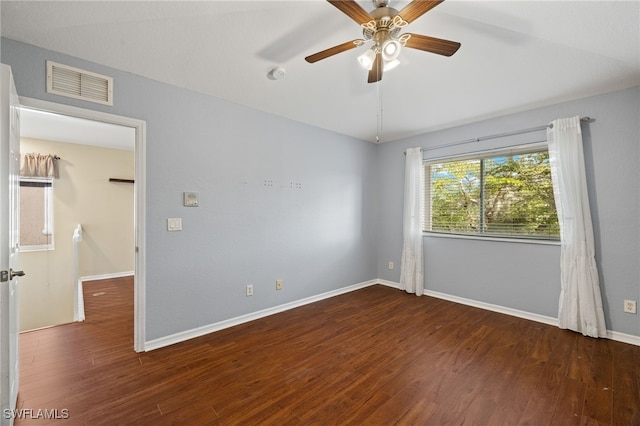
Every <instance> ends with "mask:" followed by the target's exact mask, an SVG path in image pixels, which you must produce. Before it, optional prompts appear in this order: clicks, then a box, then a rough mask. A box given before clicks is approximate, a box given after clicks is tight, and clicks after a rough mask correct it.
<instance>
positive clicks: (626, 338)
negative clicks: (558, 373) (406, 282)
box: [378, 280, 640, 346]
mask: <svg viewBox="0 0 640 426" xmlns="http://www.w3.org/2000/svg"><path fill="white" fill-rule="evenodd" d="M378 281H379V283H380V284H383V285H386V286H388V287H393V288H397V289H400V283H397V282H393V281H386V280H378ZM424 294H425V295H427V296H431V297H436V298H438V299H443V300H448V301H450V302H455V303H460V304H463V305H467V306H473V307H476V308H480V309H486V310H488V311H493V312H498V313H501V314H506V315H511V316H514V317H518V318H524V319H527V320H530V321H536V322H541V323H543V324H548V325H553V326H555V327H557V326H558V319H557V318H554V317H549V316H546V315H540V314H535V313H532V312H527V311H521V310H519V309H513V308H507V307H505V306H500V305H494V304H492V303H486V302H480V301H477V300H472V299H466V298H464V297H458V296H452V295H450V294H446V293H440V292H439V291H433V290H426V289H425V291H424ZM607 338H608V339H611V340H615V341H617V342H623V343H629V344H631V345H636V346H640V336H634V335H632V334H626V333H620V332H618V331H611V330H607Z"/></svg>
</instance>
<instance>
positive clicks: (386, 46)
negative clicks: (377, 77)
mask: <svg viewBox="0 0 640 426" xmlns="http://www.w3.org/2000/svg"><path fill="white" fill-rule="evenodd" d="M401 47H402V45H401V44H400V42H399V41H398V40H394V39H389V40H387V41H385V42H384V43H382V59H384V60H385V61H386V62H391V61H393V60H394V59H396V58H397V57H398V55H400V48H401Z"/></svg>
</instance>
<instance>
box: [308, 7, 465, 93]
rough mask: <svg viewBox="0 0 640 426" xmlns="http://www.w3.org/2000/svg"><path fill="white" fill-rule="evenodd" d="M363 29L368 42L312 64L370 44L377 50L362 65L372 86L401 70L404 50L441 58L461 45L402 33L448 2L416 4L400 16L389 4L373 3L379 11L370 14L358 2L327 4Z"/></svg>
mask: <svg viewBox="0 0 640 426" xmlns="http://www.w3.org/2000/svg"><path fill="white" fill-rule="evenodd" d="M327 1H328V2H329V3H331V4H332V5H334V6H335V7H337V8H338V9H340V11H342V12H343V13H344V14H345V15H347V16H349V17H350V18H351V19H353V20H354V21H355V22H356V23H358V24H360V26H361V27H362V34H363V37H364V39H355V40H351V41H348V42H346V43H342V44H339V45H337V46H333V47H330V48H329V49H326V50H323V51H321V52H318V53H315V54H313V55H310V56H307V57H306V58H305V60H306V61H307V62H309V63H314V62H317V61H319V60H321V59H326V58H328V57H330V56H333V55H336V54H338V53H342V52H345V51H347V50H351V49H353V48H356V47H360V46H362V45H364V44H365V43H368V42H373V46H372V47H371V48H370V49H369V50H367V51H366V52H365V53H364V54H362V55H361V56H359V57H358V61H359V62H360V64H361V65H362V66H363V67H364V68H366V69H368V70H369V77H368V79H367V81H368V82H369V83H375V82H378V81H380V80H382V73H383V72H384V71H387V70H390V69H391V68H393V67H395V66H397V65H398V64H399V62H398V59H397V58H398V55H399V54H400V50H401V49H402V47H403V46H404V47H409V48H411V49H418V50H423V51H425V52H431V53H436V54H438V55H444V56H451V55H453V54H454V53H456V51H457V50H458V49H459V48H460V43H458V42H455V41H449V40H443V39H439V38H435V37H429V36H424V35H420V34H412V33H404V34H400V31H402V29H403V28H404V27H406V26H407V25H408V24H410V23H411V22H413V21H415V20H416V19H418V18H419V17H420V16H422V15H424V14H425V13H427V12H428V11H429V10H431V9H433V8H434V7H436V6H437V5H439V4H440V3H442V2H443V1H444V0H413V1H412V2H411V3H409V4H408V5H407V6H405V7H404V8H403V9H402V10H401V11H400V12H398V11H397V10H396V9H394V8H392V7H389V0H372V2H373V4H374V5H375V6H376V8H375V9H374V10H373V11H372V12H371V13H368V12H367V11H365V10H364V9H363V8H362V7H360V5H359V4H358V3H356V2H355V1H354V0H327Z"/></svg>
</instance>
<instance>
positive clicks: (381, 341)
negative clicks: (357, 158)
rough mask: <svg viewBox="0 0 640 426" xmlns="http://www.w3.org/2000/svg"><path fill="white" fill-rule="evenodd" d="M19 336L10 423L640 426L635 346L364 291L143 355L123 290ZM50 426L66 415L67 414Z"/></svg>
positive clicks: (89, 292) (99, 291)
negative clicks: (72, 318) (15, 415)
mask: <svg viewBox="0 0 640 426" xmlns="http://www.w3.org/2000/svg"><path fill="white" fill-rule="evenodd" d="M85 300H86V301H85V305H86V316H87V320H86V322H84V323H81V324H70V325H63V326H58V327H53V328H48V329H43V330H38V331H32V332H28V333H23V334H22V335H21V336H20V351H21V352H20V356H21V361H20V362H21V387H20V393H19V397H18V408H22V409H31V410H33V413H34V414H36V413H37V410H38V409H47V410H54V409H57V410H59V412H58V413H59V414H64V413H65V412H63V411H61V410H68V417H69V418H68V419H66V420H65V419H58V420H52V421H47V420H42V419H39V420H33V419H22V420H17V421H16V425H18V426H23V425H31V424H34V425H44V424H54V425H66V424H68V425H84V424H87V425H124V424H135V425H144V424H153V425H218V424H220V425H235V424H245V425H258V424H266V425H270V424H274V425H298V424H304V425H342V424H353V425H392V424H401V425H407V424H415V425H459V424H473V425H519V424H523V425H525V424H527V425H550V424H558V425H640V347H637V346H633V345H628V344H623V343H620V342H614V341H611V340H602V339H600V340H598V339H591V338H587V337H583V336H581V335H579V334H576V333H573V332H570V331H565V330H560V329H558V328H555V327H551V326H546V325H543V324H539V323H535V322H531V321H526V320H522V319H518V318H514V317H510V316H506V315H501V314H497V313H493V312H489V311H484V310H480V309H475V308H471V307H468V306H463V305H458V304H455V303H451V302H447V301H443V300H439V299H434V298H430V297H426V296H423V297H420V298H418V297H415V296H411V295H407V294H406V293H404V292H402V291H399V290H394V289H391V288H387V287H383V286H373V287H369V288H366V289H362V290H359V291H355V292H352V293H349V294H345V295H342V296H338V297H334V298H331V299H327V300H324V301H321V302H317V303H314V304H311V305H307V306H303V307H300V308H297V309H294V310H290V311H287V312H283V313H280V314H277V315H273V316H270V317H267V318H263V319H260V320H257V321H253V322H251V323H247V324H243V325H240V326H237V327H233V328H230V329H226V330H223V331H220V332H217V333H213V334H210V335H207V336H203V337H200V338H197V339H193V340H190V341H188V342H184V343H180V344H176V345H173V346H170V347H167V348H162V349H158V350H155V351H152V352H148V353H142V354H137V353H135V352H134V351H133V339H132V337H133V303H132V302H133V282H132V280H131V279H125V280H103V281H96V282H93V283H89V284H87V285H86V286H85ZM60 417H63V416H62V415H61V416H60Z"/></svg>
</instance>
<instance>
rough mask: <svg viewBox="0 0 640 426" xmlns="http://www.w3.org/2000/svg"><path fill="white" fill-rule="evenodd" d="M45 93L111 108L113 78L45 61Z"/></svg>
mask: <svg viewBox="0 0 640 426" xmlns="http://www.w3.org/2000/svg"><path fill="white" fill-rule="evenodd" d="M47 93H53V94H55V95H61V96H67V97H69V98H74V99H82V100H84V101H89V102H96V103H99V104H103V105H111V106H113V78H111V77H107V76H104V75H100V74H96V73H93V72H89V71H85V70H81V69H79V68H74V67H70V66H68V65H62V64H57V63H55V62H51V61H47Z"/></svg>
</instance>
